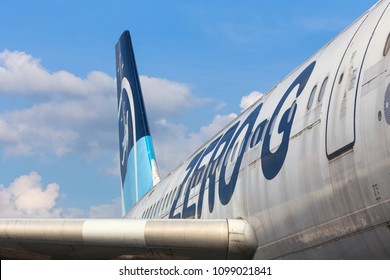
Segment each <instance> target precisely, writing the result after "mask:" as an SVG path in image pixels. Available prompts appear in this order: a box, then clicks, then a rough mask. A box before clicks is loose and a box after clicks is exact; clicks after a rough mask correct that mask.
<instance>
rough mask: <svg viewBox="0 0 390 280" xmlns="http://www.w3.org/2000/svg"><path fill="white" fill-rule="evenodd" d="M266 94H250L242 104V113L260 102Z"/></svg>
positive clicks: (243, 98)
mask: <svg viewBox="0 0 390 280" xmlns="http://www.w3.org/2000/svg"><path fill="white" fill-rule="evenodd" d="M262 96H264V94H262V93H261V92H258V91H252V92H251V93H250V94H248V95H246V96H243V97H242V98H241V102H240V108H241V112H243V111H245V110H246V109H248V108H249V107H250V106H251V105H252V104H253V103H255V102H256V101H257V100H259V99H260V98H261V97H262Z"/></svg>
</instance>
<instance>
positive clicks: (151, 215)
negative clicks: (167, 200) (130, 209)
mask: <svg viewBox="0 0 390 280" xmlns="http://www.w3.org/2000/svg"><path fill="white" fill-rule="evenodd" d="M155 207H156V204H154V205H153V206H152V208H151V210H150V215H149V216H150V218H153V212H154V208H155Z"/></svg>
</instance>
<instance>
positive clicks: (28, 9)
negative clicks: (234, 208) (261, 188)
mask: <svg viewBox="0 0 390 280" xmlns="http://www.w3.org/2000/svg"><path fill="white" fill-rule="evenodd" d="M375 2H376V1H374V0H367V1H355V0H341V1H340V0H331V1H307V0H302V1H170V0H168V1H130V0H127V1H125V0H112V1H91V0H85V1H75V0H67V1H64V0H59V1H52V0H51V1H49V0H37V1H28V0H21V1H14V0H1V1H0V12H1V17H0V216H1V217H119V216H120V214H121V213H120V203H119V197H120V179H119V166H118V136H117V123H116V105H115V102H116V101H115V98H116V88H115V83H114V74H115V57H114V55H115V54H114V45H115V43H116V42H117V40H118V38H119V36H120V34H121V33H122V31H123V30H125V29H129V30H130V32H131V34H132V39H133V44H134V49H135V54H136V60H137V64H138V70H139V73H140V75H141V83H142V87H143V91H144V95H145V102H146V107H147V110H148V114H149V122H150V126H151V133H152V137H153V139H154V144H155V149H156V157H157V161H158V164H159V167H160V172H161V173H162V175H164V174H167V172H169V171H170V170H171V169H173V168H174V167H175V166H176V165H177V164H178V163H180V162H181V161H182V160H184V159H185V157H186V156H188V155H189V154H190V153H191V152H193V151H194V150H195V149H196V148H197V147H198V146H199V145H200V144H202V143H203V142H204V141H206V140H207V139H208V138H209V137H211V136H212V135H213V134H214V133H216V132H217V131H218V130H219V129H221V128H222V127H223V125H225V124H226V123H227V122H229V121H230V120H232V118H234V117H235V116H236V115H237V114H239V113H240V111H241V110H242V108H244V107H245V104H246V103H247V102H250V101H253V99H254V97H256V96H258V94H259V93H265V92H267V91H268V90H269V89H270V88H272V87H273V86H274V85H275V84H276V83H277V82H278V81H279V80H281V79H282V78H283V77H284V76H286V75H287V74H288V73H289V72H290V71H292V70H293V69H294V68H295V67H297V66H298V65H299V64H300V63H302V62H304V60H306V59H307V58H309V57H310V56H311V55H312V54H314V53H315V52H316V51H317V50H318V49H319V48H321V47H322V46H323V45H324V44H326V43H327V42H328V41H329V40H330V39H332V38H333V37H334V36H335V35H337V34H338V33H339V32H340V31H342V30H343V29H344V28H345V27H347V26H348V25H349V24H350V23H352V22H353V21H354V20H355V19H356V18H357V17H358V16H360V15H361V14H362V13H363V12H364V11H366V10H367V9H369V8H370V7H371V6H372V5H373V4H374V3H375ZM245 97H246V98H245Z"/></svg>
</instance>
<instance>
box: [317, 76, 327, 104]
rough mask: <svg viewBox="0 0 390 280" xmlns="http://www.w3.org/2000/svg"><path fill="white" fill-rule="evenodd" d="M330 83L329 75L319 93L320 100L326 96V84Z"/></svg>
mask: <svg viewBox="0 0 390 280" xmlns="http://www.w3.org/2000/svg"><path fill="white" fill-rule="evenodd" d="M327 83H328V77H326V78H325V80H324V81H323V82H322V85H321V89H320V93H319V94H318V102H321V101H322V97H324V93H325V89H326V84H327Z"/></svg>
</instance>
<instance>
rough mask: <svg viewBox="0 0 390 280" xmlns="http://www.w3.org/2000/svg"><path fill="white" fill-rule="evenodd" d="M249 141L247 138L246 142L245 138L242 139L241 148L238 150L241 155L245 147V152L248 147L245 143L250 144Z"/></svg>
mask: <svg viewBox="0 0 390 280" xmlns="http://www.w3.org/2000/svg"><path fill="white" fill-rule="evenodd" d="M248 142H249V141H248V140H247V141H246V143H245V139H242V142H241V146H240V149H239V150H238V151H239V152H238V154H239V155H241V153H242V150H243V149H244V152H245V150H246V147H244V144H247V146H248Z"/></svg>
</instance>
